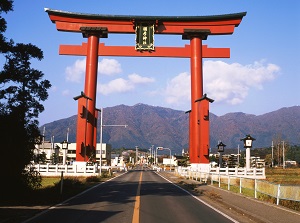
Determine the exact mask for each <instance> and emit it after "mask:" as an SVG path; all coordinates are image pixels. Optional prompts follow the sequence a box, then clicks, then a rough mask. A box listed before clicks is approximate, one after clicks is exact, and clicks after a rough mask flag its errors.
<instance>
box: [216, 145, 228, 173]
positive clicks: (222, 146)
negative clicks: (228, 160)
mask: <svg viewBox="0 0 300 223" xmlns="http://www.w3.org/2000/svg"><path fill="white" fill-rule="evenodd" d="M225 146H226V145H225V144H224V143H222V141H220V142H219V144H218V145H217V147H218V152H219V167H220V168H221V167H222V153H223V152H224V149H225Z"/></svg>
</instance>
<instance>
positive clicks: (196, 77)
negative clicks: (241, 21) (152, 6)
mask: <svg viewBox="0 0 300 223" xmlns="http://www.w3.org/2000/svg"><path fill="white" fill-rule="evenodd" d="M190 42H191V113H190V119H191V120H190V125H191V127H190V130H191V131H190V162H191V163H199V160H198V152H197V151H198V150H199V149H200V145H199V144H200V140H199V136H200V128H199V123H198V116H199V106H198V104H197V102H195V101H196V100H197V99H199V98H201V97H202V95H203V72H202V39H201V38H200V37H199V36H192V37H191V40H190Z"/></svg>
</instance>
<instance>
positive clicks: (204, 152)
mask: <svg viewBox="0 0 300 223" xmlns="http://www.w3.org/2000/svg"><path fill="white" fill-rule="evenodd" d="M213 101H214V100H212V99H210V98H208V97H206V94H204V95H203V97H202V98H200V99H198V100H197V101H196V102H198V106H199V120H198V121H199V125H200V136H199V141H200V149H199V150H198V155H197V156H198V163H202V164H208V163H209V136H210V134H209V133H210V130H209V127H210V126H209V103H210V102H213Z"/></svg>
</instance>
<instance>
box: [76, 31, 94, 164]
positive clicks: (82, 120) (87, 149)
mask: <svg viewBox="0 0 300 223" xmlns="http://www.w3.org/2000/svg"><path fill="white" fill-rule="evenodd" d="M98 46H99V35H98V34H90V35H88V47H87V57H86V73H85V85H84V94H85V95H86V96H87V97H89V98H91V99H92V100H87V99H86V98H80V99H79V100H78V116H77V136H76V137H77V138H76V161H89V156H90V155H91V152H93V151H94V150H95V145H96V142H95V140H94V136H95V134H94V130H95V129H96V128H95V126H94V125H95V123H96V122H95V106H96V90H97V89H96V88H97V70H98ZM86 103H87V104H86ZM83 110H87V112H88V113H87V119H86V115H85V114H82V113H83V112H82V111H83ZM80 113H81V114H80Z"/></svg>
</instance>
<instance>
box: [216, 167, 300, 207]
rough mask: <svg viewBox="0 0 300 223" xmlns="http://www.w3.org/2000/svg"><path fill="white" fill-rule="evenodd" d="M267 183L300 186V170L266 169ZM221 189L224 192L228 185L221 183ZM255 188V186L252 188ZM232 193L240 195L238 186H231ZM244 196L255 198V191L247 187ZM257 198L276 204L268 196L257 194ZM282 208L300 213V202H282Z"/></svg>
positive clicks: (243, 192)
mask: <svg viewBox="0 0 300 223" xmlns="http://www.w3.org/2000/svg"><path fill="white" fill-rule="evenodd" d="M266 181H268V182H270V183H274V184H281V185H289V186H300V168H289V169H282V168H266ZM218 185H219V184H218V183H214V186H218ZM220 187H221V188H222V189H224V190H227V189H228V185H227V183H221V185H220ZM251 188H254V185H253V186H252V187H251ZM230 191H232V192H235V193H239V187H238V186H236V185H230ZM242 194H244V195H246V196H248V197H254V196H255V192H254V189H249V188H246V187H243V188H242ZM257 198H258V199H260V200H263V201H266V202H269V203H273V204H275V203H276V198H274V197H271V196H269V195H266V194H262V193H259V192H257ZM279 204H280V205H281V206H284V207H287V208H290V209H293V210H296V211H300V202H297V201H290V200H280V202H279Z"/></svg>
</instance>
